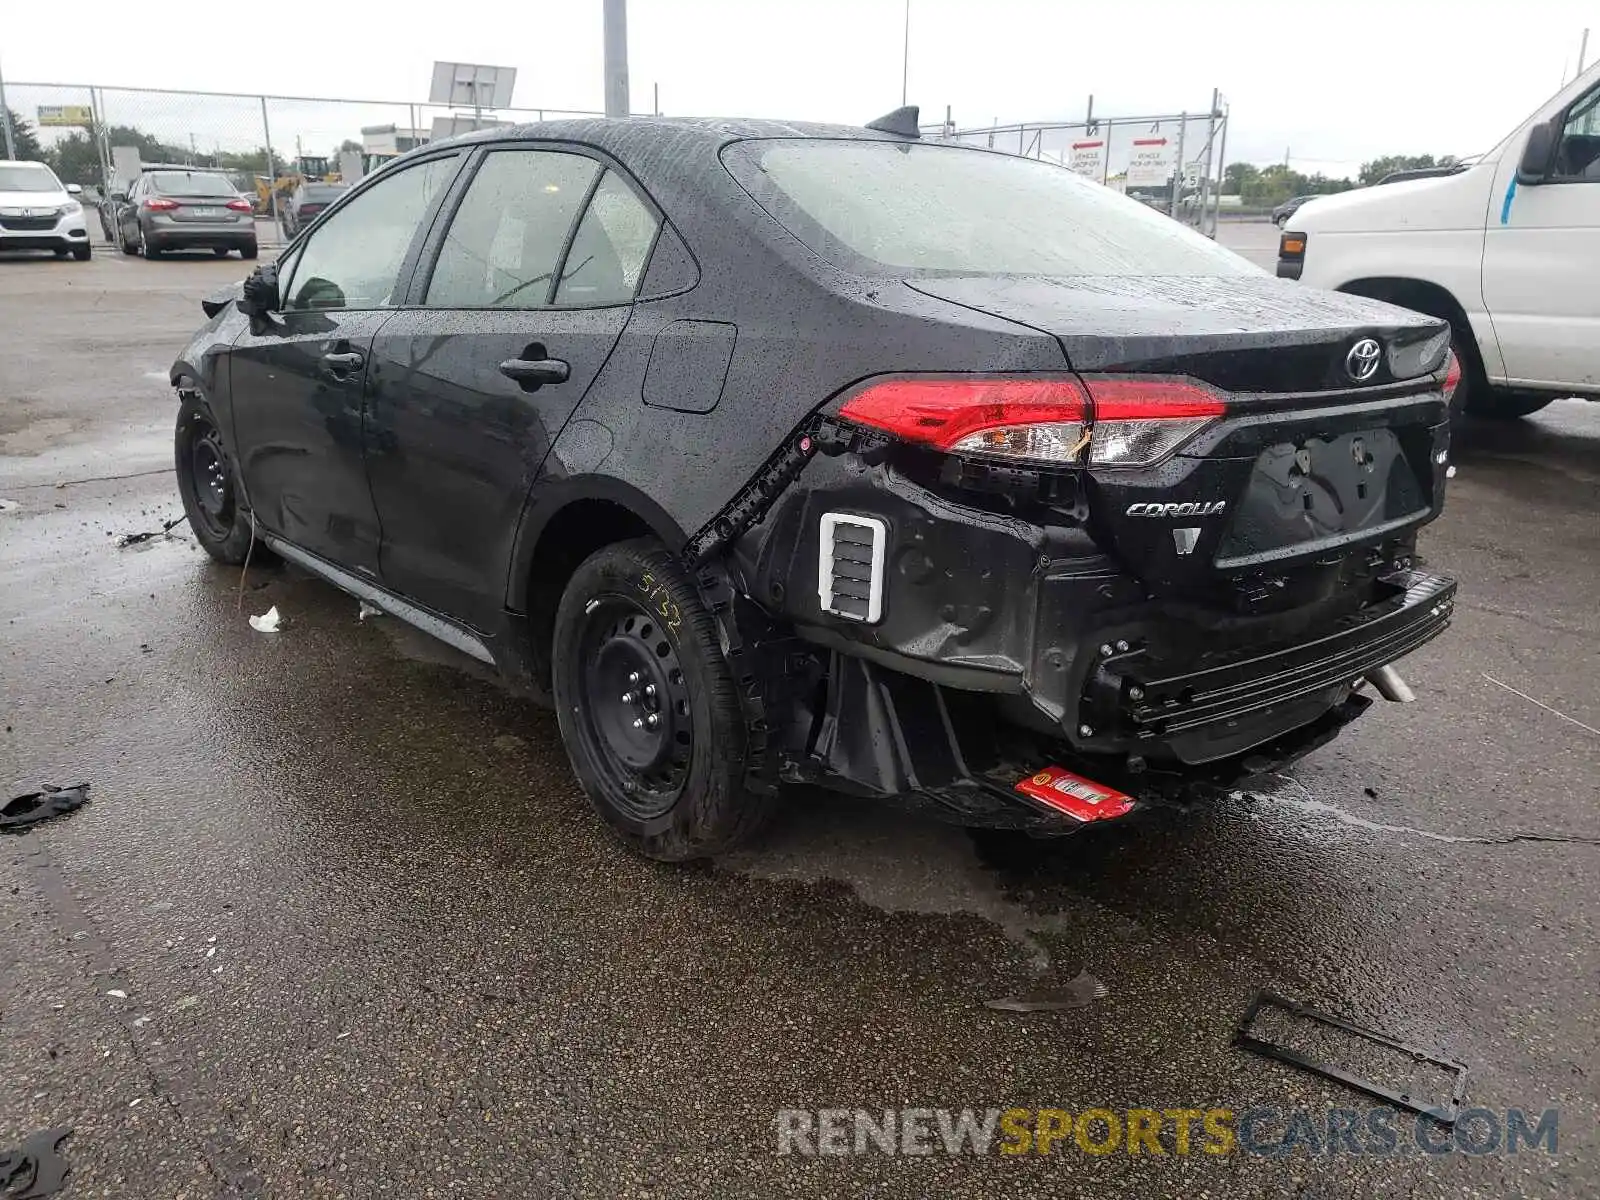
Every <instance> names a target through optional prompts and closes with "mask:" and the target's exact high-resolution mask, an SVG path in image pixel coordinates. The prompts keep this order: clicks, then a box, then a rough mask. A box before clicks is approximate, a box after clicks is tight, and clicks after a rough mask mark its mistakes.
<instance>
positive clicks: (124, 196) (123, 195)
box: [111, 192, 128, 204]
mask: <svg viewBox="0 0 1600 1200" xmlns="http://www.w3.org/2000/svg"><path fill="white" fill-rule="evenodd" d="M111 202H112V203H113V204H126V203H127V202H128V193H127V192H112V193H111Z"/></svg>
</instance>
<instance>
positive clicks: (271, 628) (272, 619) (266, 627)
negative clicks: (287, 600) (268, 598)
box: [250, 604, 282, 633]
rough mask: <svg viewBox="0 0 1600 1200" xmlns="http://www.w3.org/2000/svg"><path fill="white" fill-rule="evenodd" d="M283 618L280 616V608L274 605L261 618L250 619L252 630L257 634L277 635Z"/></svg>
mask: <svg viewBox="0 0 1600 1200" xmlns="http://www.w3.org/2000/svg"><path fill="white" fill-rule="evenodd" d="M281 619H282V618H280V617H279V616H278V606H277V605H276V604H274V605H273V606H272V607H271V608H269V609H267V611H266V612H264V613H262V614H261V615H260V616H259V617H251V618H250V628H251V629H254V630H255V631H256V632H257V633H277V632H278V624H279V622H280V620H281Z"/></svg>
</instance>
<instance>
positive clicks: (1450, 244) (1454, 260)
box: [1278, 63, 1600, 418]
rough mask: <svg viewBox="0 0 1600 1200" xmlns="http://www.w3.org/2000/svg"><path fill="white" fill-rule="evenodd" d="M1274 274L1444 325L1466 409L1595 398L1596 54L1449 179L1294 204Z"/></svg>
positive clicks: (1599, 232)
mask: <svg viewBox="0 0 1600 1200" xmlns="http://www.w3.org/2000/svg"><path fill="white" fill-rule="evenodd" d="M1278 274H1279V275H1282V276H1285V277H1286V278H1290V279H1299V280H1303V281H1304V282H1306V283H1310V284H1314V285H1316V286H1317V287H1325V288H1335V289H1338V290H1340V291H1346V292H1355V293H1358V294H1360V295H1363V296H1375V297H1377V298H1378V299H1381V300H1390V301H1393V302H1394V303H1396V304H1400V305H1404V306H1405V307H1406V308H1411V309H1416V310H1417V311H1419V312H1425V313H1428V314H1430V315H1432V316H1436V317H1443V318H1444V319H1445V320H1448V321H1449V322H1450V325H1451V328H1452V329H1453V330H1454V331H1455V340H1454V346H1455V351H1456V357H1457V358H1459V359H1460V361H1461V368H1462V373H1463V374H1462V383H1461V387H1460V388H1459V390H1458V391H1457V397H1458V400H1459V402H1460V403H1461V404H1462V405H1463V406H1464V407H1465V408H1466V410H1467V411H1468V412H1470V413H1473V414H1476V415H1479V416H1487V417H1502V418H1513V417H1522V416H1526V415H1527V414H1528V413H1531V412H1535V411H1537V410H1538V409H1541V408H1543V407H1544V406H1545V405H1546V404H1548V403H1550V401H1551V400H1554V399H1556V398H1557V397H1558V396H1585V397H1587V398H1589V399H1593V400H1600V63H1596V64H1595V65H1594V66H1592V67H1590V68H1589V69H1588V70H1587V71H1585V72H1584V73H1583V74H1582V75H1580V76H1579V77H1578V78H1577V79H1576V80H1574V81H1573V82H1572V83H1570V84H1568V85H1567V86H1566V87H1565V88H1563V89H1562V90H1561V91H1560V92H1559V93H1557V94H1556V96H1555V97H1554V98H1553V99H1551V100H1550V101H1549V102H1548V103H1547V104H1546V105H1545V106H1544V107H1543V108H1541V109H1540V110H1539V111H1538V112H1536V113H1534V114H1533V115H1532V116H1531V117H1529V118H1528V119H1527V120H1526V121H1524V122H1523V123H1522V125H1521V126H1519V127H1518V128H1517V130H1516V131H1515V132H1513V133H1512V134H1511V135H1510V136H1509V137H1507V138H1506V139H1505V140H1504V141H1502V142H1501V143H1500V144H1499V145H1498V146H1496V147H1495V148H1494V149H1493V150H1491V151H1489V152H1488V153H1487V154H1485V155H1484V156H1483V157H1482V158H1481V159H1479V160H1478V161H1477V162H1476V163H1474V164H1472V165H1471V166H1468V167H1466V168H1465V169H1464V170H1462V171H1460V172H1459V173H1457V174H1454V175H1445V176H1442V177H1439V178H1433V179H1415V180H1410V181H1407V182H1404V183H1393V184H1389V185H1387V186H1385V187H1373V188H1362V189H1360V190H1357V191H1353V192H1344V193H1341V194H1340V195H1336V196H1328V197H1324V198H1320V199H1317V200H1314V201H1312V202H1311V203H1309V204H1307V205H1306V206H1305V207H1304V208H1301V209H1300V210H1299V211H1298V212H1296V213H1295V214H1294V216H1293V217H1292V218H1291V219H1290V221H1289V225H1288V228H1287V229H1286V230H1285V231H1284V233H1283V235H1282V237H1281V238H1280V239H1279V243H1278Z"/></svg>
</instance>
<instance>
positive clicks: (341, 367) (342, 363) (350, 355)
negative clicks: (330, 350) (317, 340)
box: [322, 350, 367, 375]
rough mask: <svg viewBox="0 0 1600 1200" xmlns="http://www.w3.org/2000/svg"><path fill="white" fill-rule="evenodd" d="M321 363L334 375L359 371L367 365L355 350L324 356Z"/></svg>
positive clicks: (364, 359)
mask: <svg viewBox="0 0 1600 1200" xmlns="http://www.w3.org/2000/svg"><path fill="white" fill-rule="evenodd" d="M322 361H323V362H325V363H327V364H328V369H329V370H330V371H332V372H333V373H334V374H335V375H339V374H343V373H344V372H346V371H359V370H360V369H361V368H362V367H364V366H366V365H367V360H366V358H365V357H364V356H363V355H362V354H361V353H360V352H359V351H356V350H346V351H344V352H342V353H334V354H324V355H323V356H322Z"/></svg>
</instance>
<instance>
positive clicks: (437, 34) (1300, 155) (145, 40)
mask: <svg viewBox="0 0 1600 1200" xmlns="http://www.w3.org/2000/svg"><path fill="white" fill-rule="evenodd" d="M5 7H6V9H7V12H6V16H5V20H4V23H3V25H0V68H3V71H4V75H5V78H6V79H7V80H12V81H18V80H31V81H52V80H59V81H64V82H84V83H98V84H106V85H112V84H123V85H145V86H155V87H168V88H182V87H193V88H197V89H203V90H230V91H231V90H237V91H246V92H261V91H268V92H273V93H277V94H282V95H306V96H351V97H358V98H363V99H365V98H374V99H395V100H401V101H408V100H423V99H426V95H427V87H428V77H429V65H430V63H431V61H432V60H433V59H434V58H436V57H437V58H449V59H455V60H460V61H469V62H487V63H494V64H504V65H509V66H515V67H517V68H518V72H519V75H518V80H517V89H516V95H515V102H516V103H517V104H518V105H519V106H522V105H526V106H540V105H542V106H549V107H573V108H593V109H599V108H600V107H602V103H603V96H602V78H601V63H602V53H601V17H600V13H601V0H518V2H517V3H515V4H504V3H495V2H494V0H478V2H476V3H468V4H448V3H440V2H439V0H431V2H430V0H420V2H418V3H410V4H401V3H396V2H394V0H388V2H377V0H337V2H329V3H320V4H293V3H290V4H265V5H263V4H252V3H245V2H241V3H204V2H201V0H196V2H194V3H191V4H187V5H185V4H170V3H169V4H160V5H156V6H154V7H151V6H148V5H146V6H137V5H136V6H134V7H133V8H129V7H128V4H127V3H126V0H121V2H119V3H117V4H112V3H109V2H108V0H80V2H79V3H76V4H73V5H71V6H70V12H71V21H70V22H69V23H68V25H67V26H64V25H63V24H62V19H61V14H62V10H60V9H58V8H55V7H53V6H51V5H48V4H41V3H24V2H23V0H6V3H5ZM910 12H911V22H910V29H911V54H910V87H909V94H910V99H911V101H912V102H913V103H917V104H920V105H921V106H922V108H923V116H924V119H925V120H937V119H939V118H941V117H942V116H943V115H944V110H945V106H946V105H949V106H951V109H952V110H953V113H954V116H955V119H956V122H957V124H958V125H962V126H967V125H980V124H984V125H986V124H988V123H989V122H991V121H993V120H996V119H998V120H999V121H1001V122H1002V123H1003V122H1006V121H1014V120H1021V119H1042V118H1069V119H1070V118H1081V117H1082V116H1083V113H1084V108H1085V105H1086V102H1087V97H1088V96H1089V94H1090V93H1093V94H1094V97H1095V111H1096V113H1098V114H1100V115H1103V116H1115V115H1123V114H1127V115H1133V114H1145V113H1152V112H1175V111H1178V110H1181V109H1191V110H1195V109H1199V110H1203V109H1204V108H1205V106H1206V105H1207V103H1208V102H1209V101H1210V98H1211V89H1212V88H1213V87H1219V88H1221V89H1222V91H1223V93H1224V95H1225V96H1226V97H1227V99H1228V101H1229V102H1230V103H1231V106H1232V113H1233V127H1232V130H1231V131H1230V133H1229V140H1228V158H1229V160H1230V161H1231V160H1234V159H1241V158H1242V159H1248V160H1251V161H1256V162H1268V161H1274V160H1280V159H1282V157H1283V155H1284V152H1285V150H1286V149H1287V150H1288V151H1289V152H1290V154H1291V157H1292V161H1293V162H1294V164H1295V165H1296V166H1298V167H1301V168H1302V169H1308V170H1309V169H1317V168H1321V169H1326V170H1328V171H1330V172H1331V173H1335V174H1344V173H1346V172H1350V173H1353V172H1354V171H1355V170H1356V168H1357V166H1358V165H1359V163H1360V162H1361V161H1362V160H1363V159H1368V158H1372V157H1375V156H1377V155H1380V154H1387V153H1422V152H1432V153H1435V154H1440V153H1454V154H1467V153H1471V152H1473V151H1478V150H1483V149H1487V148H1488V147H1489V146H1491V145H1492V144H1493V143H1495V142H1496V141H1498V140H1499V139H1500V137H1501V136H1503V135H1504V134H1505V133H1507V132H1508V131H1509V130H1510V129H1511V128H1513V127H1514V126H1515V125H1517V124H1518V123H1520V122H1521V120H1522V119H1523V118H1524V117H1525V116H1527V115H1528V114H1529V113H1530V112H1531V111H1532V110H1533V109H1534V108H1536V107H1537V106H1538V105H1539V103H1540V102H1541V101H1543V100H1544V99H1545V98H1546V97H1548V96H1549V95H1550V94H1551V93H1553V92H1554V91H1555V90H1556V89H1557V87H1558V86H1559V85H1560V83H1561V81H1562V75H1563V71H1565V72H1566V73H1568V74H1570V73H1571V71H1572V70H1573V69H1574V68H1575V66H1576V60H1577V54H1578V43H1579V38H1580V36H1581V33H1582V30H1583V28H1584V27H1585V26H1586V25H1588V26H1592V27H1594V30H1595V32H1594V34H1593V36H1592V39H1591V40H1592V46H1591V52H1590V55H1589V58H1590V61H1591V62H1592V61H1593V60H1594V59H1595V58H1596V57H1600V0H1591V2H1580V0H1517V2H1516V3H1514V4H1504V5H1501V4H1489V3H1486V2H1480V0H1454V2H1453V3H1452V2H1435V0H1383V2H1369V0H1320V2H1318V0H1303V2H1300V3H1282V2H1280V3H1256V2H1253V0H1252V2H1248V3H1246V2H1235V3H1228V2H1227V0H1174V2H1167V0H911V5H910ZM188 14H193V20H194V31H193V32H192V33H186V32H184V25H185V22H186V18H187V15H188ZM475 14H476V15H475ZM904 14H905V4H904V0H742V2H739V0H630V2H629V5H628V33H629V52H630V69H631V76H632V88H633V104H634V108H635V109H636V110H637V111H648V110H649V109H650V106H651V103H652V99H651V97H652V91H651V86H652V84H657V83H658V84H659V85H660V89H661V107H662V109H663V110H664V111H666V112H668V113H673V114H695V115H711V114H716V115H748V116H774V117H793V118H804V119H814V120H830V121H843V122H849V123H859V122H862V121H865V120H868V119H870V118H871V117H874V116H876V115H878V114H880V113H881V112H883V111H884V110H886V109H888V108H892V107H894V106H895V105H897V104H898V103H899V102H900V89H901V51H902V36H903V26H902V21H903V19H904ZM91 29H92V30H96V31H97V34H96V35H95V36H89V35H88V31H89V30H91ZM69 30H70V32H68V31H69ZM35 102H37V101H35ZM17 106H18V107H20V105H17ZM27 115H30V116H31V115H32V114H31V113H28V114H27ZM241 119H242V118H241ZM351 136H354V131H353V130H352V132H351ZM202 140H204V135H202ZM311 149H312V147H310V146H308V147H307V151H308V152H310V150H311ZM318 149H322V148H321V147H318Z"/></svg>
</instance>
